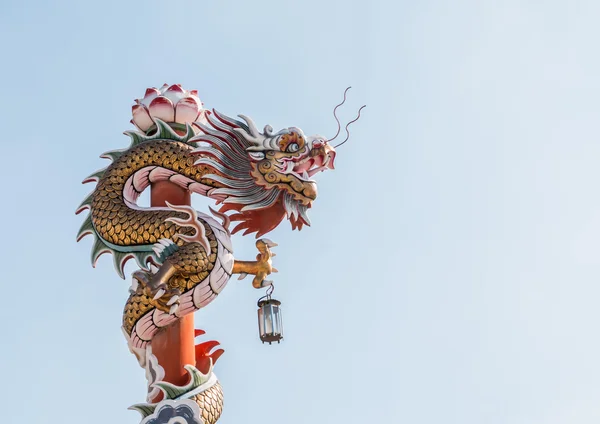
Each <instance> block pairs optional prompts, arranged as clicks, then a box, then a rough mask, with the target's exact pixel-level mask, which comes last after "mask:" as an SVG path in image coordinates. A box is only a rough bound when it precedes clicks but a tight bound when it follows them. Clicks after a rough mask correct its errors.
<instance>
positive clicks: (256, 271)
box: [232, 239, 277, 289]
mask: <svg viewBox="0 0 600 424" xmlns="http://www.w3.org/2000/svg"><path fill="white" fill-rule="evenodd" d="M275 246H277V243H274V242H272V241H271V240H269V239H260V240H257V241H256V248H257V249H258V251H259V254H258V255H256V261H238V260H235V261H234V262H233V271H232V273H233V274H240V277H239V278H238V279H239V280H243V279H244V278H246V276H247V275H248V274H250V275H254V279H253V280H252V286H253V287H254V288H256V289H260V288H261V287H266V286H270V285H271V284H273V281H270V280H266V278H267V275H270V274H271V273H273V272H277V269H276V268H273V265H272V259H271V258H272V257H273V256H275V253H272V252H271V247H275Z"/></svg>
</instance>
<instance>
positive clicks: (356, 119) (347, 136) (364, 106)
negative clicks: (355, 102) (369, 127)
mask: <svg viewBox="0 0 600 424" xmlns="http://www.w3.org/2000/svg"><path fill="white" fill-rule="evenodd" d="M366 107H367V105H362V106H361V107H360V109H358V116H357V117H356V118H354V119H353V120H352V121H350V122H348V124H346V128H345V129H346V139H345V140H344V141H342V142H341V143H340V144H338V145H336V146H334V148H335V149H337V148H338V147H340V146H341V145H342V144H344V143H345V142H346V141H348V139H349V138H350V131H348V127H349V126H350V124H353V123H354V122H356V121H358V119H359V118H360V112H361V111H362V110H363V109H364V108H366Z"/></svg>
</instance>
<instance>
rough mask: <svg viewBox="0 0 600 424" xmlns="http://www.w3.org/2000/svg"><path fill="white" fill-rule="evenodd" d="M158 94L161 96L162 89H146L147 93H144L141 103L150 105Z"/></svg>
mask: <svg viewBox="0 0 600 424" xmlns="http://www.w3.org/2000/svg"><path fill="white" fill-rule="evenodd" d="M158 96H160V91H158V90H157V89H156V88H148V89H147V90H146V94H144V98H143V99H142V100H141V103H142V104H143V105H144V106H146V107H148V106H149V105H150V102H151V101H152V100H154V99H155V98H157V97H158Z"/></svg>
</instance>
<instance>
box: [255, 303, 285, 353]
mask: <svg viewBox="0 0 600 424" xmlns="http://www.w3.org/2000/svg"><path fill="white" fill-rule="evenodd" d="M280 305H281V303H280V302H279V301H278V300H275V299H267V300H261V301H259V303H258V331H259V333H260V339H261V340H262V341H263V343H264V342H269V343H271V342H279V341H280V340H281V339H282V338H283V336H282V333H283V325H282V319H281V307H280Z"/></svg>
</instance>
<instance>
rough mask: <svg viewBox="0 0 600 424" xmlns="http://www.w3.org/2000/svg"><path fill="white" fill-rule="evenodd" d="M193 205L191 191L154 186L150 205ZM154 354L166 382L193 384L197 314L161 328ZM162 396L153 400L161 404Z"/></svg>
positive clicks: (163, 183)
mask: <svg viewBox="0 0 600 424" xmlns="http://www.w3.org/2000/svg"><path fill="white" fill-rule="evenodd" d="M165 202H169V203H171V204H173V205H191V196H190V192H189V191H187V190H185V189H183V188H181V187H179V186H177V185H175V184H173V183H171V182H169V181H160V182H157V183H155V184H152V186H151V187H150V206H166V203H165ZM152 353H153V354H154V355H155V356H156V358H157V359H158V363H159V364H160V366H161V367H163V368H164V369H165V378H164V380H165V381H167V382H169V383H172V384H176V385H178V386H183V385H185V384H187V383H188V382H189V375H188V373H187V371H186V370H185V369H184V368H183V367H184V365H195V364H196V357H195V347H194V314H188V315H186V316H184V317H183V318H180V319H178V320H177V321H176V322H174V323H173V324H171V325H169V326H168V327H166V328H163V329H161V330H160V331H159V332H158V333H157V334H156V335H155V336H154V338H153V339H152ZM161 399H162V393H161V394H159V395H158V396H157V397H156V398H154V399H153V402H158V401H160V400H161Z"/></svg>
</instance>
